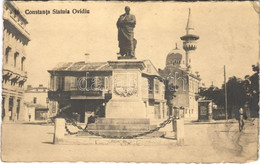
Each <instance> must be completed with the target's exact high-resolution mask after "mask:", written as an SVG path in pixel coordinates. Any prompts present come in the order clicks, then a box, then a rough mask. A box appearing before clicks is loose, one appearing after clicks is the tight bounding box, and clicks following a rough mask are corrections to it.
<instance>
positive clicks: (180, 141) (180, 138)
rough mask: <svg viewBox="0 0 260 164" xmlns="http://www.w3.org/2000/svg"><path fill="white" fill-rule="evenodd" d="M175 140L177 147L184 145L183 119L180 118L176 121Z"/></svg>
mask: <svg viewBox="0 0 260 164" xmlns="http://www.w3.org/2000/svg"><path fill="white" fill-rule="evenodd" d="M176 138H177V145H179V146H183V145H184V119H182V118H180V119H177V120H176Z"/></svg>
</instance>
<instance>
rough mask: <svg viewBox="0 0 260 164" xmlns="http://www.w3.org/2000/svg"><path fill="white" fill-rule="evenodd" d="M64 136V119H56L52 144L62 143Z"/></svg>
mask: <svg viewBox="0 0 260 164" xmlns="http://www.w3.org/2000/svg"><path fill="white" fill-rule="evenodd" d="M64 134H65V119H64V118H56V119H55V125H54V136H53V143H54V144H60V143H62V142H63V139H64Z"/></svg>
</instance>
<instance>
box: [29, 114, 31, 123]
mask: <svg viewBox="0 0 260 164" xmlns="http://www.w3.org/2000/svg"><path fill="white" fill-rule="evenodd" d="M30 121H31V114H29V122H30Z"/></svg>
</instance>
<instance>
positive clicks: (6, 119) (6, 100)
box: [3, 95, 10, 122]
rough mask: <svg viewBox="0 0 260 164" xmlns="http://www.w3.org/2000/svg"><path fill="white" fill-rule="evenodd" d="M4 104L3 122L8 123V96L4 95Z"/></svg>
mask: <svg viewBox="0 0 260 164" xmlns="http://www.w3.org/2000/svg"><path fill="white" fill-rule="evenodd" d="M4 97H5V102H4V110H5V116H4V120H3V121H4V122H6V121H9V120H10V119H9V98H10V96H9V95H5V96H4Z"/></svg>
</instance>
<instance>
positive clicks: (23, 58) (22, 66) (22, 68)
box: [21, 56, 26, 71]
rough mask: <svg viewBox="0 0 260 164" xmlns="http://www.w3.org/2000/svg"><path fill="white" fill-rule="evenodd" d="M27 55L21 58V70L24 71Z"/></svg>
mask: <svg viewBox="0 0 260 164" xmlns="http://www.w3.org/2000/svg"><path fill="white" fill-rule="evenodd" d="M25 59H26V58H25V57H24V56H23V57H22V60H21V70H22V71H23V70H24V61H25Z"/></svg>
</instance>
